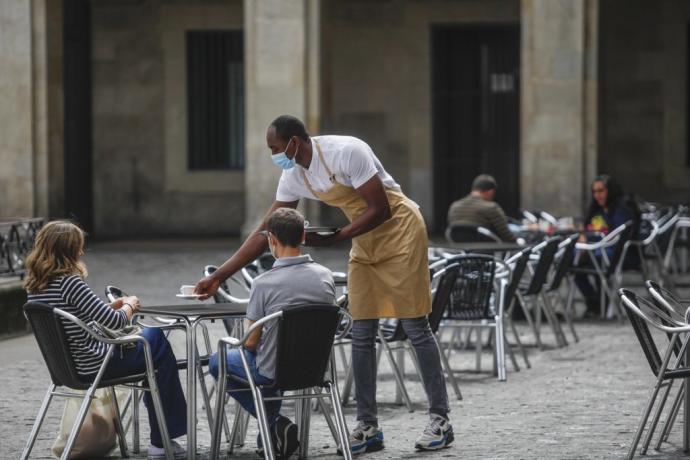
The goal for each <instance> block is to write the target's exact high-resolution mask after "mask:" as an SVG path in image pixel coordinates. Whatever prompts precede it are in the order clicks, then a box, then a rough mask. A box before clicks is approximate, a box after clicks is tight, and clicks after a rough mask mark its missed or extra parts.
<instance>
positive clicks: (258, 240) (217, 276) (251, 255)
mask: <svg viewBox="0 0 690 460" xmlns="http://www.w3.org/2000/svg"><path fill="white" fill-rule="evenodd" d="M297 203H299V201H274V202H273V205H272V206H271V207H270V208H269V210H268V212H267V213H266V215H265V216H264V218H263V220H262V221H261V225H259V226H258V227H257V228H256V229H255V230H254V231H253V232H252V233H251V235H249V236H248V237H247V239H246V240H244V243H242V246H240V248H239V249H238V250H237V252H235V253H234V254H233V255H232V256H231V257H230V258H229V259H228V260H226V261H225V263H224V264H223V265H221V266H220V267H219V268H218V270H216V271H215V272H213V273H212V274H210V275H209V276H206V277H204V278H202V279H201V280H199V282H198V283H197V285H196V289H195V290H194V292H195V293H196V294H203V295H204V297H202V298H201V300H204V299H207V298H209V297H210V296H212V295H213V294H215V293H216V291H217V290H218V287H219V286H220V283H222V282H223V281H225V280H226V279H228V278H230V277H231V276H232V275H234V274H235V273H236V272H237V271H239V270H240V269H241V268H242V267H244V266H245V265H247V264H248V263H250V262H252V261H253V260H255V259H256V258H257V257H259V256H260V255H261V254H262V253H263V252H264V251H265V250H266V248H267V247H268V240H267V238H266V237H265V236H264V235H262V234H261V233H260V232H261V231H263V230H265V229H266V221H267V220H268V217H269V216H270V215H271V214H273V211H275V210H276V209H278V208H293V209H294V208H296V207H297Z"/></svg>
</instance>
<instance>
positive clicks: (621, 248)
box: [606, 220, 636, 276]
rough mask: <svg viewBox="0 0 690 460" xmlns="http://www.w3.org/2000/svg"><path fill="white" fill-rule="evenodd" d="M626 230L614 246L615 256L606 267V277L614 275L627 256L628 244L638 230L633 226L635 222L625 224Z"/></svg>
mask: <svg viewBox="0 0 690 460" xmlns="http://www.w3.org/2000/svg"><path fill="white" fill-rule="evenodd" d="M623 226H625V228H624V229H623V231H622V232H621V234H620V237H619V238H618V241H617V242H616V244H614V245H613V254H612V255H611V258H610V259H609V265H608V267H606V275H609V276H610V275H612V274H613V273H614V272H615V271H616V269H617V268H618V264H619V263H620V262H621V257H623V255H624V254H625V252H626V251H625V248H626V243H627V242H628V241H629V240H630V239H631V238H632V237H633V235H634V233H635V231H636V228H635V226H634V225H633V221H631V220H629V221H627V222H626V223H624V224H623Z"/></svg>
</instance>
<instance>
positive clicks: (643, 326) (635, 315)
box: [618, 289, 663, 376]
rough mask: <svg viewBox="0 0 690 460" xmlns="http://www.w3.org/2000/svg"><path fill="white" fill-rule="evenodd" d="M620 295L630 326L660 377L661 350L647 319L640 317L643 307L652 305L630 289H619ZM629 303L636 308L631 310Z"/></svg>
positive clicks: (650, 364) (653, 369)
mask: <svg viewBox="0 0 690 460" xmlns="http://www.w3.org/2000/svg"><path fill="white" fill-rule="evenodd" d="M618 295H619V296H620V298H621V300H622V302H621V303H622V304H623V306H624V307H625V310H626V312H627V313H628V319H629V320H630V324H631V325H632V327H633V330H634V331H635V335H636V336H637V340H638V341H639V342H640V346H642V351H643V352H644V355H645V357H646V358H647V362H648V363H649V367H650V368H651V369H652V372H653V373H654V375H656V376H658V375H659V371H660V370H661V366H662V365H663V362H662V359H661V355H660V354H659V349H658V347H657V346H656V342H654V337H653V336H652V333H651V332H650V330H649V325H648V324H647V321H646V320H645V318H643V317H642V316H640V312H641V311H642V307H643V305H644V306H647V307H649V306H650V305H651V303H650V302H649V301H646V300H645V299H643V298H641V297H638V296H637V294H635V293H634V292H632V291H630V290H628V289H619V290H618ZM628 302H629V303H630V304H632V307H634V308H631V305H629V304H628ZM652 311H654V309H652Z"/></svg>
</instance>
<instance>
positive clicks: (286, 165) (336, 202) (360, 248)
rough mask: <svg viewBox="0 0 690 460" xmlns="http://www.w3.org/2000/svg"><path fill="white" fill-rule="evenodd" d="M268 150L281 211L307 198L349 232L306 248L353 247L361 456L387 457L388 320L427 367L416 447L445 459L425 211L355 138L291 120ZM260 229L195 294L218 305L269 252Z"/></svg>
mask: <svg viewBox="0 0 690 460" xmlns="http://www.w3.org/2000/svg"><path fill="white" fill-rule="evenodd" d="M266 141H267V143H268V147H269V149H270V150H271V158H272V160H273V162H274V163H275V164H276V165H277V166H279V167H280V168H281V169H282V170H283V173H282V176H281V177H280V182H279V183H278V190H277V192H276V199H275V202H274V203H273V205H272V206H271V208H270V209H269V210H268V212H267V214H266V216H269V215H271V213H272V212H273V211H274V210H276V209H278V208H284V207H287V208H295V207H297V204H298V202H299V200H300V198H310V199H313V200H320V201H323V202H324V203H326V204H328V205H330V206H334V207H337V208H340V209H341V210H342V211H343V212H344V213H345V215H346V216H347V218H348V220H349V221H350V223H349V224H348V225H346V226H344V227H342V228H340V229H339V230H338V231H337V232H335V233H334V234H333V235H328V236H324V235H318V234H314V233H309V234H307V240H306V245H308V246H328V245H331V244H334V243H337V242H340V241H344V240H348V239H352V250H351V251H350V260H349V263H348V292H349V311H350V314H351V315H352V317H353V318H354V323H353V327H352V366H353V371H354V379H355V386H356V391H357V426H356V427H355V428H354V430H352V434H351V435H350V436H351V439H350V443H351V446H352V452H353V453H355V454H356V453H362V452H373V451H377V450H380V449H382V448H383V432H382V431H381V429H380V428H379V426H378V416H377V407H376V369H377V366H376V352H375V343H376V336H377V331H378V323H379V319H380V318H397V319H399V320H400V321H401V322H402V326H403V329H404V331H405V333H406V334H407V336H408V337H409V339H410V341H411V342H412V345H413V346H414V348H415V351H416V353H417V356H418V358H419V364H420V367H421V371H422V376H423V381H424V389H425V391H426V395H427V398H428V400H429V415H430V421H429V423H428V425H427V426H426V428H425V429H424V430H423V432H422V434H421V436H419V438H417V440H416V441H415V447H416V448H417V449H422V450H436V449H441V448H443V447H445V446H447V445H448V444H450V443H451V442H452V441H453V428H452V426H451V424H450V423H449V421H448V412H449V407H448V395H447V393H446V385H445V379H444V375H443V370H442V368H441V361H440V356H439V350H438V348H437V347H436V344H435V342H434V340H433V337H432V332H431V328H430V327H429V322H428V320H427V315H428V314H429V312H430V311H431V290H430V284H429V268H428V259H427V257H428V253H427V248H428V238H427V232H426V226H425V224H424V220H423V218H422V215H421V213H420V212H419V206H417V204H416V203H414V202H413V201H412V200H410V199H409V198H407V197H406V196H405V195H404V194H403V193H402V191H401V189H400V186H399V185H398V184H397V183H396V182H395V180H394V179H393V178H392V177H391V176H390V174H388V173H387V172H386V171H385V170H384V169H383V166H382V164H381V162H380V161H379V159H378V158H377V157H376V155H375V154H374V152H373V151H372V150H371V148H370V147H369V145H367V144H366V143H365V142H364V141H362V140H360V139H357V138H355V137H349V136H315V137H310V136H309V134H308V133H307V131H306V129H305V127H304V124H303V123H302V122H301V121H300V120H299V119H297V118H295V117H293V116H289V115H283V116H280V117H278V118H276V119H275V120H274V121H273V122H272V123H271V125H270V126H269V127H268V131H267V133H266ZM265 225H266V220H265V219H264V221H263V222H262V223H261V225H260V226H259V228H257V229H256V230H255V231H254V232H253V233H252V234H251V235H250V236H249V237H248V238H247V239H246V240H245V242H244V243H243V244H242V246H241V247H240V248H239V249H238V250H237V252H236V253H235V254H234V255H233V256H232V257H230V259H228V260H227V261H226V262H225V263H224V264H223V265H222V266H221V267H220V268H219V269H218V270H217V271H215V272H214V273H213V274H211V275H209V276H207V277H205V278H203V279H201V280H200V281H199V283H198V284H197V286H196V293H198V294H204V295H205V296H210V295H212V294H213V293H215V292H216V290H217V289H218V287H219V285H220V283H221V282H222V281H224V280H225V279H227V278H228V277H230V276H232V275H233V274H234V273H235V272H237V271H238V270H240V269H241V268H242V267H244V266H245V265H246V264H248V263H249V262H251V261H253V260H254V259H256V258H257V257H258V256H259V255H260V254H261V253H263V252H264V251H265V250H266V247H267V241H266V237H265V236H264V235H263V234H262V233H260V232H261V231H262V230H264V227H265Z"/></svg>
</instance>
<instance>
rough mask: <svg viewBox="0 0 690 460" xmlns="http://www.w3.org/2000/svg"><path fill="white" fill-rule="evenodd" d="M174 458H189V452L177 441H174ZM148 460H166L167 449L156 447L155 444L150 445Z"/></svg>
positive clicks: (176, 459)
mask: <svg viewBox="0 0 690 460" xmlns="http://www.w3.org/2000/svg"><path fill="white" fill-rule="evenodd" d="M172 448H173V457H174V458H175V460H178V459H184V458H187V450H186V449H185V448H184V447H182V446H181V445H179V444H178V443H177V442H176V441H172ZM146 458H147V459H148V460H165V459H166V457H165V449H164V448H162V447H156V446H154V445H153V444H151V445H149V448H148V455H147V457H146Z"/></svg>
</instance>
